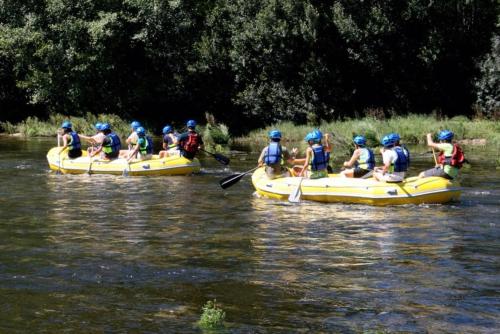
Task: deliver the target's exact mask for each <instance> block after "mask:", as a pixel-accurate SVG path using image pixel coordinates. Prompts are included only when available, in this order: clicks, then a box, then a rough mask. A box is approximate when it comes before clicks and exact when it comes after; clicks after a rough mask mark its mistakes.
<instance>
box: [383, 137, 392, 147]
mask: <svg viewBox="0 0 500 334" xmlns="http://www.w3.org/2000/svg"><path fill="white" fill-rule="evenodd" d="M381 143H382V145H384V147H392V146H394V138H392V137H391V135H386V136H385V137H384V138H382V141H381Z"/></svg>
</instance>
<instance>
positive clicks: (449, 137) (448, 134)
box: [438, 130, 454, 140]
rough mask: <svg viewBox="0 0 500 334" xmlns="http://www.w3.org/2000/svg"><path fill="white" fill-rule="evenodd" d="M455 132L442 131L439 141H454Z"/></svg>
mask: <svg viewBox="0 0 500 334" xmlns="http://www.w3.org/2000/svg"><path fill="white" fill-rule="evenodd" d="M453 135H454V134H453V132H451V131H450V130H443V131H440V132H439V134H438V139H439V140H452V139H453Z"/></svg>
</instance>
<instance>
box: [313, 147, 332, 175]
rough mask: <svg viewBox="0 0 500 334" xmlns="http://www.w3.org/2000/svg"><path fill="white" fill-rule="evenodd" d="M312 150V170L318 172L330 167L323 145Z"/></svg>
mask: <svg viewBox="0 0 500 334" xmlns="http://www.w3.org/2000/svg"><path fill="white" fill-rule="evenodd" d="M311 148H312V150H313V153H314V154H313V158H312V160H311V170H312V171H313V172H315V171H318V170H324V169H326V166H327V165H328V160H327V158H326V154H325V150H324V148H323V145H318V146H313V147H311Z"/></svg>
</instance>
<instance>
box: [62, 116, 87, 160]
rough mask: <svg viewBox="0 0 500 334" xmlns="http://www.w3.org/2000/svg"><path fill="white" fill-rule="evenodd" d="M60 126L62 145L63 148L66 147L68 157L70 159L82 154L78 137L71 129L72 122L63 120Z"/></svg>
mask: <svg viewBox="0 0 500 334" xmlns="http://www.w3.org/2000/svg"><path fill="white" fill-rule="evenodd" d="M61 128H62V129H63V131H64V134H63V147H62V149H61V151H62V150H64V149H65V148H68V157H69V158H71V159H74V158H78V157H81V156H82V145H81V142H80V137H79V136H78V134H77V133H76V132H75V131H73V129H72V124H71V123H70V122H68V121H65V122H63V124H62V125H61Z"/></svg>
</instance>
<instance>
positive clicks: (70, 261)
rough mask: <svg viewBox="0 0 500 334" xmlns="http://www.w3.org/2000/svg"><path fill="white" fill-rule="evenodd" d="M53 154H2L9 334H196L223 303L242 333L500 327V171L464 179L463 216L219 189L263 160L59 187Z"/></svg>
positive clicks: (2, 250) (2, 323) (4, 316)
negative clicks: (213, 303)
mask: <svg viewBox="0 0 500 334" xmlns="http://www.w3.org/2000/svg"><path fill="white" fill-rule="evenodd" d="M51 144H52V143H50V144H49V143H45V144H44V143H43V142H42V143H40V142H39V143H29V144H28V143H25V142H23V143H21V144H19V143H17V144H13V146H16V145H21V146H23V148H24V149H25V152H24V153H23V152H18V151H15V150H14V149H11V147H12V145H7V146H6V145H3V144H2V142H1V141H0V150H2V154H0V182H2V185H3V187H1V188H0V206H1V208H2V215H1V216H0V240H3V242H2V243H0V289H1V290H0V291H1V292H0V297H1V298H2V303H3V305H4V308H3V312H2V313H1V314H0V329H1V330H0V331H2V332H3V331H5V332H22V331H27V330H28V328H30V329H31V328H37V329H39V330H40V331H45V332H61V331H64V330H71V331H74V332H113V331H117V332H134V331H138V332H175V333H191V332H193V331H196V330H195V329H194V327H193V323H194V322H195V321H196V320H197V318H198V317H199V314H200V307H201V305H203V304H204V303H205V302H206V301H207V300H209V299H213V298H217V300H218V302H219V303H221V305H222V306H223V308H224V309H225V310H226V312H227V314H228V320H229V321H230V322H231V324H230V329H229V331H230V332H235V333H242V332H259V333H291V332H315V333H316V332H318V333H321V332H323V333H330V332H347V333H356V332H363V331H374V330H381V331H389V332H475V333H477V332H485V333H487V332H491V331H492V330H494V329H495V328H499V321H498V307H496V306H497V305H498V301H499V293H498V291H499V286H498V279H497V278H498V273H499V271H500V268H499V267H500V265H499V263H500V261H499V256H498V254H499V252H498V251H499V246H498V239H499V237H500V230H499V227H498V222H497V220H498V218H497V217H498V213H499V205H498V203H499V200H500V182H499V178H498V176H499V175H498V172H497V173H496V174H494V175H493V176H492V173H491V170H484V171H482V170H478V171H477V172H476V173H475V174H465V175H464V183H465V184H466V189H465V191H464V195H463V198H462V201H461V202H460V203H456V204H454V205H422V206H412V205H409V206H398V207H385V208H384V207H382V208H380V207H369V206H362V205H343V204H318V203H312V202H303V203H301V204H299V205H292V204H289V203H287V202H280V201H275V200H269V199H265V198H257V197H254V196H252V193H253V188H252V186H251V182H250V178H249V177H246V178H244V179H243V180H242V181H240V182H239V183H238V184H237V185H234V186H233V187H231V188H230V189H227V190H225V191H223V190H221V189H220V187H219V186H218V181H219V179H220V178H222V177H224V176H226V175H228V174H229V173H232V172H233V171H244V170H248V169H250V168H251V167H253V166H252V165H251V164H252V163H253V161H254V160H255V159H254V158H255V157H253V156H251V157H249V158H248V159H247V160H243V161H239V160H238V159H233V163H234V165H233V167H231V169H226V168H222V167H221V166H220V165H217V163H216V162H215V161H212V160H210V159H209V158H207V159H206V160H204V161H203V162H202V163H203V165H204V168H203V175H197V176H190V177H156V178H153V177H121V176H107V175H91V176H88V175H55V174H54V173H49V172H48V167H47V166H46V161H45V156H44V152H46V150H47V149H48V147H49V146H50V145H51ZM44 145H45V146H46V147H44ZM40 150H41V151H42V153H40ZM420 164H421V165H420V166H419V165H418V162H417V163H416V166H415V167H414V168H416V169H418V168H419V167H422V168H423V167H424V164H425V162H421V163H420ZM28 166H31V167H28ZM25 167H26V168H25ZM485 178H486V180H487V181H485Z"/></svg>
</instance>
